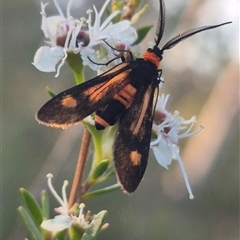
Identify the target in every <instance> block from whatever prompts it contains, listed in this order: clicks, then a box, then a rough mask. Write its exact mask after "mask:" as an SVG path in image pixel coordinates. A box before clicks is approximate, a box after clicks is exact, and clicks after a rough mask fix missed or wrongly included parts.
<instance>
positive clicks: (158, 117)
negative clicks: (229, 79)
mask: <svg viewBox="0 0 240 240" xmlns="http://www.w3.org/2000/svg"><path fill="white" fill-rule="evenodd" d="M168 99H169V95H167V96H166V97H165V96H164V94H162V95H161V96H160V97H159V99H158V103H157V106H156V110H155V117H154V122H153V127H152V130H153V132H154V133H155V134H156V135H157V138H156V139H155V140H153V141H152V142H151V143H150V147H151V148H152V149H153V153H154V155H155V158H156V160H157V161H158V163H159V164H160V165H161V166H163V167H164V168H166V169H167V168H168V165H170V164H171V162H172V159H175V160H177V161H178V162H179V165H180V168H181V171H182V174H183V178H184V181H185V184H186V187H187V189H188V192H189V198H190V199H192V198H193V194H192V190H191V187H190V184H189V181H188V178H187V174H186V172H185V169H184V166H183V163H182V160H181V157H180V155H179V153H178V152H179V148H178V140H179V139H181V138H186V137H190V136H192V135H195V134H198V133H199V132H200V131H201V130H202V129H203V127H202V126H201V128H200V129H199V130H198V131H195V132H191V130H192V128H193V126H194V124H195V123H196V120H195V117H192V118H191V119H189V120H184V119H183V118H181V117H179V113H178V112H177V111H176V112H175V113H174V114H171V113H169V112H168V111H167V110H166V104H167V101H168Z"/></svg>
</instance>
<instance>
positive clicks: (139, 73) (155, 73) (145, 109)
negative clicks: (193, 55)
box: [36, 0, 230, 193]
mask: <svg viewBox="0 0 240 240" xmlns="http://www.w3.org/2000/svg"><path fill="white" fill-rule="evenodd" d="M158 19H159V21H158V26H157V30H156V38H155V45H154V47H153V48H148V49H147V50H146V52H145V53H144V54H143V56H142V58H136V59H133V58H132V59H130V60H129V59H128V60H126V59H124V58H122V63H120V64H119V65H117V66H115V67H113V68H112V69H110V70H109V71H106V72H104V73H103V74H101V75H99V76H97V77H95V78H93V79H91V80H89V81H86V82H84V83H82V84H80V85H77V86H74V87H72V88H70V89H67V90H65V91H63V92H61V93H59V94H58V95H56V96H54V97H53V98H52V99H51V100H49V101H48V102H47V103H45V104H44V105H43V106H42V108H41V109H40V110H39V111H38V112H37V115H36V119H37V121H38V122H39V123H42V124H45V125H47V126H51V127H56V128H67V127H69V126H71V125H73V124H76V123H79V122H80V121H82V120H83V119H84V118H85V117H87V116H88V115H90V114H92V113H94V112H95V119H94V120H95V126H96V129H98V130H101V129H104V128H106V127H108V126H112V125H114V124H116V123H118V125H119V126H118V127H119V128H118V133H117V136H116V141H115V145H114V156H113V157H114V165H115V169H116V174H117V179H118V182H119V184H120V185H121V186H122V189H123V190H124V192H127V193H132V192H134V191H135V190H136V188H137V187H138V185H139V183H140V181H141V179H142V177H143V175H144V172H145V169H146V166H147V160H148V154H149V145H150V140H151V128H152V122H153V115H154V110H155V106H156V102H157V98H158V85H159V83H160V75H161V72H162V70H160V69H159V65H160V62H161V60H162V58H163V52H164V51H165V50H169V49H171V48H173V47H174V46H176V45H177V44H178V43H179V42H181V41H183V40H185V39H187V38H189V37H191V36H193V35H195V34H197V33H200V32H202V31H206V30H210V29H213V28H217V27H220V26H222V25H225V24H229V23H230V22H225V23H222V24H218V25H210V26H204V27H199V28H195V29H193V30H190V31H187V32H184V33H182V34H179V35H177V36H176V37H174V38H172V39H171V40H170V41H168V42H167V43H166V44H165V45H164V46H163V47H162V48H159V47H158V45H159V43H160V41H161V39H162V36H163V33H164V28H165V4H164V1H163V0H159V17H158Z"/></svg>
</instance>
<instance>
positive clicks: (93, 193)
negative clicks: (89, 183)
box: [81, 184, 121, 201]
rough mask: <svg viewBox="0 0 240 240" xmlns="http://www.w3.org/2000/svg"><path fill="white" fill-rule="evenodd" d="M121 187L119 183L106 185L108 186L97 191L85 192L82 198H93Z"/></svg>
mask: <svg viewBox="0 0 240 240" xmlns="http://www.w3.org/2000/svg"><path fill="white" fill-rule="evenodd" d="M120 188H121V187H120V185H119V184H114V185H112V186H110V187H106V188H102V189H98V190H96V191H92V192H88V193H85V194H84V195H82V196H81V199H82V201H83V200H86V199H89V198H92V197H96V196H99V195H102V194H105V193H109V192H113V191H115V190H118V189H120Z"/></svg>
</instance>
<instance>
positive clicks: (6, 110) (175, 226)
mask: <svg viewBox="0 0 240 240" xmlns="http://www.w3.org/2000/svg"><path fill="white" fill-rule="evenodd" d="M48 2H49V3H50V4H49V7H48V8H47V14H48V16H51V15H53V14H56V9H55V8H54V5H53V2H52V1H51V0H49V1H48ZM62 2H63V5H64V4H66V1H62ZM76 2H77V3H76V6H75V8H74V10H73V11H71V13H72V15H73V16H74V17H86V13H85V12H86V10H87V9H88V8H90V7H91V6H92V4H95V5H96V6H97V8H98V9H99V8H100V6H101V3H102V2H103V1H93V0H91V1H86V0H85V1H84V0H81V1H80V0H79V1H77V0H76ZM145 2H146V1H145ZM148 2H149V9H148V12H147V14H146V15H145V16H144V17H143V19H141V21H140V22H138V24H137V26H145V25H147V24H152V25H154V27H153V29H152V30H151V32H150V33H149V34H148V36H147V38H146V39H145V41H144V42H143V43H142V44H141V47H142V50H143V51H144V50H145V49H146V48H147V43H148V42H150V41H153V39H154V37H155V36H154V33H155V26H156V24H157V16H158V13H157V9H158V1H157V0H151V1H148ZM63 5H62V6H63ZM63 9H64V8H63ZM238 9H239V6H238V1H236V0H229V1H224V0H205V1H204V0H191V1H190V0H188V1H187V0H186V1H183V0H177V1H167V0H166V12H167V14H166V15H167V17H166V30H165V34H164V37H163V41H162V44H164V43H165V42H166V41H167V40H169V39H170V38H171V37H173V36H175V35H177V34H178V33H181V32H184V31H185V30H188V29H190V28H194V27H197V26H202V25H211V24H218V23H221V22H225V21H233V23H232V24H231V25H227V26H223V27H221V28H217V29H215V30H211V31H207V32H204V33H201V34H199V35H197V36H195V37H192V38H190V39H188V40H186V41H185V42H183V43H181V44H179V45H178V46H177V47H176V48H174V49H172V50H170V51H166V52H165V53H164V59H163V62H162V65H161V68H162V69H163V77H164V80H165V83H164V86H163V88H162V89H161V92H164V93H165V94H168V93H170V94H171V96H170V101H169V104H168V110H170V111H174V110H178V111H180V113H181V116H182V117H184V118H186V119H187V118H190V117H191V116H193V115H196V117H197V119H198V126H199V124H202V125H204V126H205V127H206V129H205V130H204V132H202V133H201V134H199V135H197V136H194V137H192V138H189V139H188V140H187V141H182V142H180V146H181V151H180V153H181V156H182V158H183V160H184V164H185V167H186V170H187V173H188V176H189V179H190V183H191V186H192V189H193V193H194V195H195V199H194V200H189V199H188V194H187V191H186V188H185V186H184V183H183V180H182V177H181V175H180V173H179V166H178V164H177V162H173V164H172V165H171V166H170V168H169V170H166V169H163V168H162V167H160V166H159V165H158V164H157V162H156V161H155V159H154V157H153V154H152V153H151V152H150V158H149V164H148V167H147V170H146V173H145V176H144V180H143V181H142V183H141V184H140V186H139V188H138V189H137V191H136V192H135V193H133V194H132V195H130V196H128V195H125V194H123V193H122V192H121V191H116V192H114V193H110V194H108V195H105V196H101V197H98V198H95V199H91V200H88V201H86V202H85V204H86V210H91V211H92V213H97V212H99V211H100V210H103V209H107V210H108V216H107V222H109V223H110V226H109V228H108V229H107V230H105V231H104V232H102V233H101V235H100V236H99V238H98V239H100V240H101V239H116V240H121V239H127V240H128V239H129V240H130V239H131V240H135V239H136V240H139V239H166V240H172V239H178V240H192V239H194V240H202V239H207V240H226V239H228V240H236V239H239V76H238V74H239V62H238V53H239V48H238V42H239V26H238V24H239V22H238ZM40 10H41V9H40V1H37V0H34V1H33V0H24V1H23V0H19V1H13V0H8V1H3V2H2V24H1V27H2V36H1V37H2V38H1V39H2V43H1V56H2V74H1V78H2V89H1V91H2V120H3V124H2V164H1V180H2V188H1V191H2V192H1V200H2V201H1V221H2V224H1V227H2V229H1V233H2V236H1V239H11V240H14V239H24V237H26V236H28V233H27V231H26V228H25V226H24V224H23V223H22V221H21V219H20V217H19V216H18V214H17V211H16V209H17V207H18V206H20V205H22V199H21V197H20V194H19V188H20V187H24V188H26V189H28V190H29V191H31V192H32V193H33V194H34V196H35V197H36V198H38V199H39V197H40V192H41V190H43V189H47V184H46V177H45V176H46V174H47V173H49V172H51V173H52V174H53V175H54V179H53V182H54V185H55V186H56V188H57V189H58V191H60V188H61V186H62V183H63V181H64V180H65V179H67V180H69V182H71V181H72V179H73V174H74V169H75V165H76V160H77V156H78V150H79V145H80V141H81V133H82V129H81V125H78V126H74V127H72V128H70V129H68V130H57V129H51V128H47V127H45V126H42V125H39V124H38V123H37V122H36V121H35V119H34V115H35V113H36V111H37V110H38V109H39V107H40V106H41V105H42V104H44V103H45V102H46V101H47V100H48V99H49V96H48V95H47V93H46V91H45V87H46V86H49V87H50V88H51V89H52V90H53V91H54V92H60V91H62V90H64V89H66V88H68V87H70V86H73V85H74V79H73V76H72V74H71V71H70V69H69V68H68V67H67V66H66V65H65V66H64V67H63V68H62V69H61V74H60V76H59V77H58V78H57V79H56V78H54V74H53V73H42V72H39V71H38V70H37V69H35V68H34V67H33V66H32V65H31V62H32V61H33V57H34V54H35V52H36V50H37V49H38V48H39V46H41V45H43V44H44V43H43V40H44V38H43V33H42V31H41V29H40V24H41V15H40V14H39V12H40ZM161 46H162V45H161ZM86 74H87V76H88V77H91V76H94V73H92V72H90V71H89V72H87V73H86ZM90 159H91V156H90ZM110 183H115V178H113V179H112V180H111V181H110V182H109V184H110ZM68 190H70V187H69V188H68ZM51 200H52V201H51V208H52V209H53V208H54V207H57V206H58V203H57V202H56V201H55V200H54V199H52V198H51ZM53 215H54V213H53V212H52V216H53ZM28 237H29V236H28Z"/></svg>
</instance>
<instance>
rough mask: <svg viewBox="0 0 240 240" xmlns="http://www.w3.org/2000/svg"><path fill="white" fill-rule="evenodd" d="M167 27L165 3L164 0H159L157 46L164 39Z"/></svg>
mask: <svg viewBox="0 0 240 240" xmlns="http://www.w3.org/2000/svg"><path fill="white" fill-rule="evenodd" d="M164 28H165V3H164V1H163V0H159V15H158V26H157V29H156V36H157V38H155V47H157V46H158V45H159V43H160V41H161V39H162V36H163V33H164Z"/></svg>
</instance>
